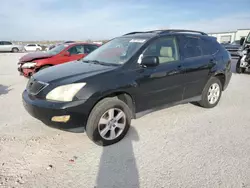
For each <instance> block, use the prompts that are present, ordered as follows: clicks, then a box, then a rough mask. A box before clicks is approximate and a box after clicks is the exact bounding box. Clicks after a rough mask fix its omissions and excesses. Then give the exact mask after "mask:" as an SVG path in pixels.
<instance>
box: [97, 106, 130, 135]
mask: <svg viewBox="0 0 250 188" xmlns="http://www.w3.org/2000/svg"><path fill="white" fill-rule="evenodd" d="M125 126H126V115H125V113H124V112H123V111H122V110H121V109H118V108H111V109H109V110H107V111H106V112H105V113H104V114H103V115H102V117H101V118H100V120H99V123H98V131H99V134H100V135H101V137H102V138H104V139H105V140H114V139H116V138H117V137H118V136H120V135H121V134H122V132H123V130H124V128H125Z"/></svg>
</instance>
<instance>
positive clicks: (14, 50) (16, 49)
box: [11, 48, 19, 53]
mask: <svg viewBox="0 0 250 188" xmlns="http://www.w3.org/2000/svg"><path fill="white" fill-rule="evenodd" d="M11 51H12V52H13V53H17V52H19V49H18V48H12V50H11Z"/></svg>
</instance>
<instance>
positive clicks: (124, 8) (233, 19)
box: [0, 0, 250, 40]
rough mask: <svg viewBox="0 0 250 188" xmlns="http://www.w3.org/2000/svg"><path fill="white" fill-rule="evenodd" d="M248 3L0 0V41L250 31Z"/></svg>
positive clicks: (209, 0) (231, 0)
mask: <svg viewBox="0 0 250 188" xmlns="http://www.w3.org/2000/svg"><path fill="white" fill-rule="evenodd" d="M249 8H250V0H15V1H10V0H0V40H87V39H91V40H103V39H110V38H113V37H116V36H119V35H122V34H125V33H127V32H132V31H146V30H153V29H163V28H164V29H165V28H175V29H192V30H201V31H204V32H222V31H232V30H236V29H243V28H250V9H249Z"/></svg>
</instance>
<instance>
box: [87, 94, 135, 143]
mask: <svg viewBox="0 0 250 188" xmlns="http://www.w3.org/2000/svg"><path fill="white" fill-rule="evenodd" d="M131 117H132V116H131V111H130V109H129V107H128V106H127V104H125V103H124V102H123V101H121V100H119V99H117V98H105V99H103V100H101V101H100V102H98V103H97V104H96V105H95V107H94V108H93V110H92V111H91V113H90V115H89V118H88V122H87V125H86V133H87V135H88V137H89V138H90V139H91V140H92V141H93V142H94V143H96V144H97V145H100V146H107V145H111V144H114V143H117V142H119V141H120V140H121V139H123V137H124V136H125V135H126V133H127V132H128V130H129V127H130V122H131Z"/></svg>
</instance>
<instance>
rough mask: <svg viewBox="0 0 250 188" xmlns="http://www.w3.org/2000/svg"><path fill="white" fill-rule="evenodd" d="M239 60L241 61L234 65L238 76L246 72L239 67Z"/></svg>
mask: <svg viewBox="0 0 250 188" xmlns="http://www.w3.org/2000/svg"><path fill="white" fill-rule="evenodd" d="M240 60H241V59H239V60H238V61H237V64H236V73H238V74H241V73H244V72H245V71H246V69H245V68H242V67H240Z"/></svg>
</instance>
